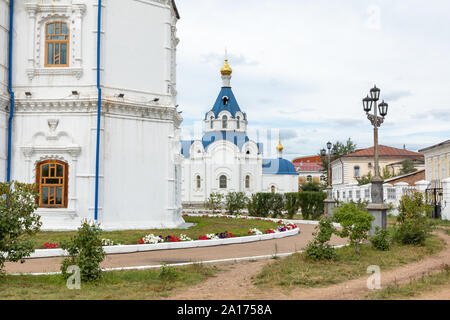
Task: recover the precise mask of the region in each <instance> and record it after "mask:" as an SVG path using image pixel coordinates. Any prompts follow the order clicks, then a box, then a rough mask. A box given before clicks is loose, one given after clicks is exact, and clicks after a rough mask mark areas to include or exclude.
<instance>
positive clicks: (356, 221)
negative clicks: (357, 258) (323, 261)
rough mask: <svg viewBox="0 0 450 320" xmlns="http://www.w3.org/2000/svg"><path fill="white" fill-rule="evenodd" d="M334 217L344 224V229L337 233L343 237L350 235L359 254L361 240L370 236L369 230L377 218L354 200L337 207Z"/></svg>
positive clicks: (351, 241)
mask: <svg viewBox="0 0 450 320" xmlns="http://www.w3.org/2000/svg"><path fill="white" fill-rule="evenodd" d="M333 218H334V221H336V222H337V223H340V225H341V226H342V230H341V231H337V234H339V235H340V236H341V237H343V238H346V237H348V238H349V240H350V243H351V244H352V245H353V246H354V247H355V253H356V254H359V245H360V243H361V241H363V240H365V239H367V238H368V232H369V231H370V229H371V228H372V221H373V220H374V219H375V218H374V217H373V216H372V215H371V214H369V213H368V212H367V211H364V210H361V209H360V208H359V207H358V205H357V204H355V203H352V202H349V203H345V204H343V205H342V206H340V207H337V208H336V209H335V211H334V215H333Z"/></svg>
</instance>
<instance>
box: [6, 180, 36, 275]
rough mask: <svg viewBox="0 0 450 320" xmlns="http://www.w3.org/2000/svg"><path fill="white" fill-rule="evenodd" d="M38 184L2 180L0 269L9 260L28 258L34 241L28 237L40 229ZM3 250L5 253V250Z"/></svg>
mask: <svg viewBox="0 0 450 320" xmlns="http://www.w3.org/2000/svg"><path fill="white" fill-rule="evenodd" d="M38 196H39V194H38V193H37V191H36V186H35V185H33V184H25V183H19V182H6V183H0V273H1V272H2V271H3V268H4V266H5V262H6V261H11V262H17V261H20V262H22V263H23V262H25V260H24V258H25V257H27V256H29V255H30V254H31V253H32V252H33V243H32V242H31V241H30V240H25V239H24V237H25V236H30V235H33V234H35V233H36V232H38V231H39V228H40V227H41V222H40V217H39V216H38V215H37V214H34V211H35V210H36V209H37V203H36V197H38ZM2 253H3V254H2Z"/></svg>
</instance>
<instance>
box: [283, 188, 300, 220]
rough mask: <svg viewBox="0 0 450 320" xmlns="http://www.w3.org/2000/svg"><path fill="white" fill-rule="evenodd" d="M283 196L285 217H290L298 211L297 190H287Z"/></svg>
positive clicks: (298, 199)
mask: <svg viewBox="0 0 450 320" xmlns="http://www.w3.org/2000/svg"><path fill="white" fill-rule="evenodd" d="M284 198H285V204H284V205H285V210H286V211H287V217H288V218H289V219H292V218H293V217H294V215H295V214H296V213H297V212H298V208H299V207H300V198H299V193H298V192H288V193H285V194H284Z"/></svg>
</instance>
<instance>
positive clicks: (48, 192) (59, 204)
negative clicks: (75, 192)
mask: <svg viewBox="0 0 450 320" xmlns="http://www.w3.org/2000/svg"><path fill="white" fill-rule="evenodd" d="M68 176H69V166H68V165H67V163H64V162H62V161H59V160H46V161H42V162H39V163H38V164H37V165H36V184H37V185H38V187H39V195H40V197H39V203H38V205H39V207H42V208H67V193H68V188H67V181H68Z"/></svg>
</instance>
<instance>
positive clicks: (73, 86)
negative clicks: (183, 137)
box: [0, 0, 183, 230]
mask: <svg viewBox="0 0 450 320" xmlns="http://www.w3.org/2000/svg"><path fill="white" fill-rule="evenodd" d="M168 3H169V2H167V1H135V0H120V1H119V0H105V1H104V4H103V6H104V8H103V24H102V32H103V33H102V43H101V48H102V53H101V59H102V64H101V66H102V69H101V73H102V80H101V84H102V89H103V96H102V101H103V103H102V118H101V144H100V154H101V156H100V175H99V178H100V180H99V181H100V186H99V221H100V222H101V223H102V226H103V228H105V229H128V228H131V229H132V228H140V229H142V228H153V227H174V226H177V225H180V224H182V223H183V220H182V218H181V185H180V181H181V168H180V164H181V158H180V154H179V151H180V145H179V129H178V128H179V125H180V123H181V121H182V118H181V116H180V115H179V114H178V112H177V110H176V108H175V103H176V86H175V85H176V81H175V75H176V73H175V70H174V69H175V65H176V63H175V54H176V44H177V42H178V40H177V38H176V17H175V15H174V12H173V10H172V8H171V7H170V5H169V4H168ZM1 5H3V2H2V1H1V0H0V7H1ZM97 9H98V8H97V1H94V0H84V1H82V0H80V1H77V2H76V4H75V3H74V2H73V1H71V0H60V1H58V2H57V3H56V2H55V1H49V0H43V1H41V0H39V1H37V0H29V1H27V2H22V1H16V8H15V32H14V41H15V43H14V64H13V67H14V69H13V72H14V81H13V87H14V90H15V91H16V98H17V100H16V113H15V117H14V123H13V150H12V151H13V155H12V179H13V180H19V181H24V182H35V166H36V163H37V162H39V161H40V160H43V159H60V160H62V161H65V162H67V163H68V164H69V186H68V188H69V192H68V200H69V201H68V208H64V209H43V208H40V209H38V213H40V214H41V216H42V220H43V222H44V224H43V229H51V230H55V229H74V228H77V227H78V226H79V223H80V220H81V219H83V218H91V219H93V218H94V190H95V189H94V186H95V159H96V158H95V151H96V126H97V88H96V71H97V70H96V52H97ZM1 12H3V11H1ZM119 17H121V18H120V21H118V18H119ZM52 19H55V20H64V21H67V22H68V23H69V25H70V32H71V34H70V35H71V36H70V39H71V40H70V60H69V62H70V67H69V68H44V60H43V52H44V49H45V47H44V44H43V42H42V41H41V40H40V39H42V34H43V28H42V26H43V25H44V24H45V23H46V22H47V21H50V20H52ZM1 21H2V20H1V17H0V23H1ZM1 30H2V29H1V28H0V32H1ZM1 40H2V39H1V38H0V41H1ZM1 51H2V53H4V52H3V50H1ZM0 57H1V56H0ZM0 62H1V61H0ZM0 69H1V68H0ZM0 80H1V79H0ZM74 90H76V91H78V93H79V95H73V94H72V91H74ZM27 91H28V92H31V94H32V96H31V97H26V96H25V92H27ZM119 93H123V94H124V97H123V98H119V97H118V96H117V95H118V94H119ZM155 99H156V100H155ZM2 117H3V118H4V117H5V116H4V115H3V113H2V112H1V111H0V121H2ZM3 123H4V122H3V121H2V124H3ZM2 132H4V130H2V125H0V138H2V140H0V141H1V143H0V160H2V158H1V155H2V154H1V152H2V150H3V149H4V146H5V145H4V143H3V141H4V140H5V139H3V137H2V136H1V134H2ZM2 172H3V170H2ZM0 178H1V179H2V180H4V177H3V176H0Z"/></svg>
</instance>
